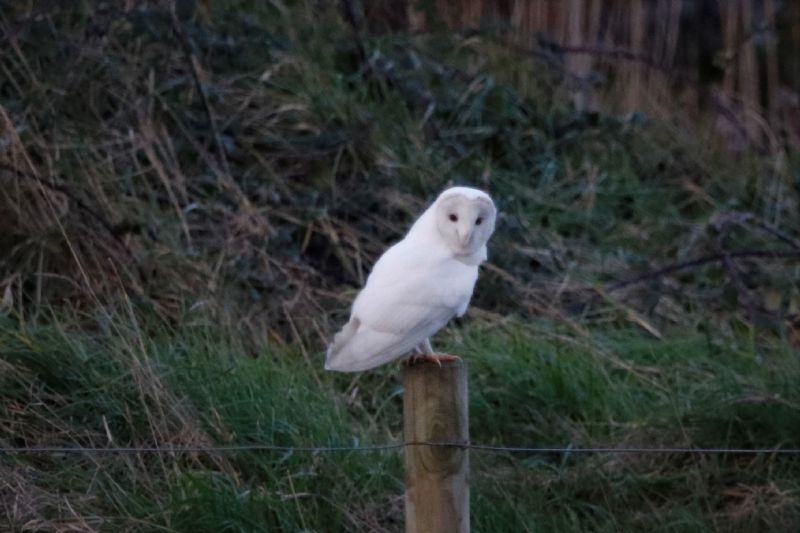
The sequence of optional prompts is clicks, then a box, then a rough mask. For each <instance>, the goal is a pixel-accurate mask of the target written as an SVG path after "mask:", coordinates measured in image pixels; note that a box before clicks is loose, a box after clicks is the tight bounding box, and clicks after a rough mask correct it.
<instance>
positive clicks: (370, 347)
mask: <svg viewBox="0 0 800 533" xmlns="http://www.w3.org/2000/svg"><path fill="white" fill-rule="evenodd" d="M383 300H384V302H385V303H386V305H387V308H386V309H385V312H382V313H380V315H378V316H370V315H367V318H365V319H362V318H360V316H359V315H355V314H354V315H353V316H352V317H351V318H350V321H349V322H348V323H347V324H346V325H345V326H344V328H342V330H341V331H340V332H339V333H338V334H337V335H336V336H335V337H334V339H333V343H331V346H330V347H329V348H328V354H327V358H326V361H325V368H326V369H327V370H338V371H340V372H359V371H362V370H369V369H371V368H375V367H377V366H380V365H382V364H384V363H388V362H389V361H391V360H393V359H395V358H397V357H398V356H400V355H402V354H404V353H406V352H409V351H411V350H412V349H413V348H414V347H415V346H417V345H418V344H420V343H421V342H422V341H424V340H425V339H427V338H429V337H430V336H431V335H433V334H434V333H436V332H437V331H438V330H440V329H441V328H442V327H443V326H444V325H445V324H447V321H448V320H450V318H452V317H453V315H454V314H455V311H454V310H453V309H452V308H449V307H445V306H426V305H418V304H409V303H405V304H403V303H398V304H397V305H392V304H391V303H390V301H389V300H386V299H383ZM388 306H391V308H390V307H388Z"/></svg>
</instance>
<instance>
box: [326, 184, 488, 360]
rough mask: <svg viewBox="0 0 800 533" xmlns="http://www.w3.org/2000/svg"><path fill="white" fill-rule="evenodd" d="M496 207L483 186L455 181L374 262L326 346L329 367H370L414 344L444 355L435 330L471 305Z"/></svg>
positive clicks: (427, 353)
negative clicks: (434, 339)
mask: <svg viewBox="0 0 800 533" xmlns="http://www.w3.org/2000/svg"><path fill="white" fill-rule="evenodd" d="M496 214H497V211H496V209H495V206H494V203H493V202H492V199H491V198H490V197H489V195H488V194H486V193H485V192H483V191H479V190H477V189H471V188H469V187H452V188H450V189H447V190H445V191H444V192H443V193H441V194H440V195H439V197H438V198H437V199H436V201H435V202H434V203H433V205H431V206H430V207H429V208H428V209H427V210H426V211H425V212H424V213H422V216H420V217H419V219H417V221H416V222H415V223H414V225H413V226H411V229H410V230H409V231H408V234H407V235H406V236H405V238H404V239H403V240H402V241H400V242H398V243H397V244H395V245H394V246H392V247H391V248H389V249H388V250H386V252H384V254H383V255H382V256H381V257H380V259H378V262H377V263H375V266H374V267H373V268H372V272H371V273H370V275H369V277H368V278H367V283H366V285H365V286H364V288H363V289H362V290H361V292H360V293H359V294H358V296H357V297H356V299H355V302H353V309H352V311H351V313H350V321H349V322H348V323H347V324H345V326H344V327H343V328H342V330H341V331H340V332H339V333H337V334H336V336H335V337H334V338H333V342H332V343H331V345H330V346H329V347H328V353H327V358H326V360H325V368H326V369H327V370H337V371H339V372H358V371H361V370H369V369H371V368H375V367H377V366H380V365H382V364H384V363H387V362H389V361H392V360H393V359H396V358H398V357H400V356H403V355H406V354H408V353H409V352H413V353H414V358H420V359H430V360H433V361H437V362H439V361H443V360H450V359H454V358H455V357H454V356H447V355H436V354H434V353H433V350H432V348H431V344H430V340H429V339H430V337H431V336H432V335H433V334H434V333H436V332H437V331H439V330H440V329H441V328H442V327H443V326H444V325H445V324H447V322H448V321H449V320H450V319H451V318H452V317H454V316H461V315H463V314H464V312H465V311H466V310H467V306H468V305H469V300H470V298H471V297H472V290H473V288H474V287H475V281H477V279H478V265H480V264H481V263H482V262H483V261H485V260H486V242H487V241H488V240H489V237H490V236H491V235H492V232H493V231H494V224H495V217H496Z"/></svg>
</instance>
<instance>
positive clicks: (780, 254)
mask: <svg viewBox="0 0 800 533" xmlns="http://www.w3.org/2000/svg"><path fill="white" fill-rule="evenodd" d="M726 256H727V257H729V258H731V259H747V258H762V259H793V258H800V250H738V251H735V252H729V253H727V254H726V253H716V254H712V255H707V256H704V257H698V258H697V259H692V260H690V261H681V262H679V263H673V264H671V265H667V266H664V267H661V268H659V269H656V270H651V271H649V272H644V273H642V274H639V275H637V276H633V277H631V278H628V279H625V280H621V281H618V282H616V283H612V284H611V285H609V286H608V287H606V289H605V290H606V292H613V291H617V290H619V289H622V288H625V287H628V286H630V285H636V284H638V283H642V282H645V281H650V280H654V279H658V278H660V277H663V276H665V275H667V274H672V273H673V272H679V271H681V270H686V269H689V268H695V267H698V266H702V265H706V264H708V263H717V262H719V261H723V260H724V259H725V257H726Z"/></svg>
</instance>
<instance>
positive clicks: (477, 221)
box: [475, 217, 483, 226]
mask: <svg viewBox="0 0 800 533" xmlns="http://www.w3.org/2000/svg"><path fill="white" fill-rule="evenodd" d="M481 222H483V219H482V218H481V217H478V220H476V221H475V225H476V226H480V225H481Z"/></svg>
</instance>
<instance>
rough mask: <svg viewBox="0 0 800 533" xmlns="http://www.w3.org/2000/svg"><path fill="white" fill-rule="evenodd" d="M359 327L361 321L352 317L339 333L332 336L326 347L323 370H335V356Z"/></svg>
mask: <svg viewBox="0 0 800 533" xmlns="http://www.w3.org/2000/svg"><path fill="white" fill-rule="evenodd" d="M360 325H361V321H360V320H359V319H357V318H356V317H353V318H351V319H350V322H348V323H347V324H345V325H344V327H343V328H342V330H341V331H340V332H339V333H337V334H336V335H334V336H333V342H332V343H331V345H330V346H328V353H327V354H326V355H325V370H337V369H336V368H335V365H334V360H335V359H336V356H337V355H339V353H340V352H341V351H342V349H343V348H344V347H345V345H347V342H348V341H349V340H350V339H352V338H353V337H354V336H355V334H356V332H357V331H358V327H359V326H360Z"/></svg>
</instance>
